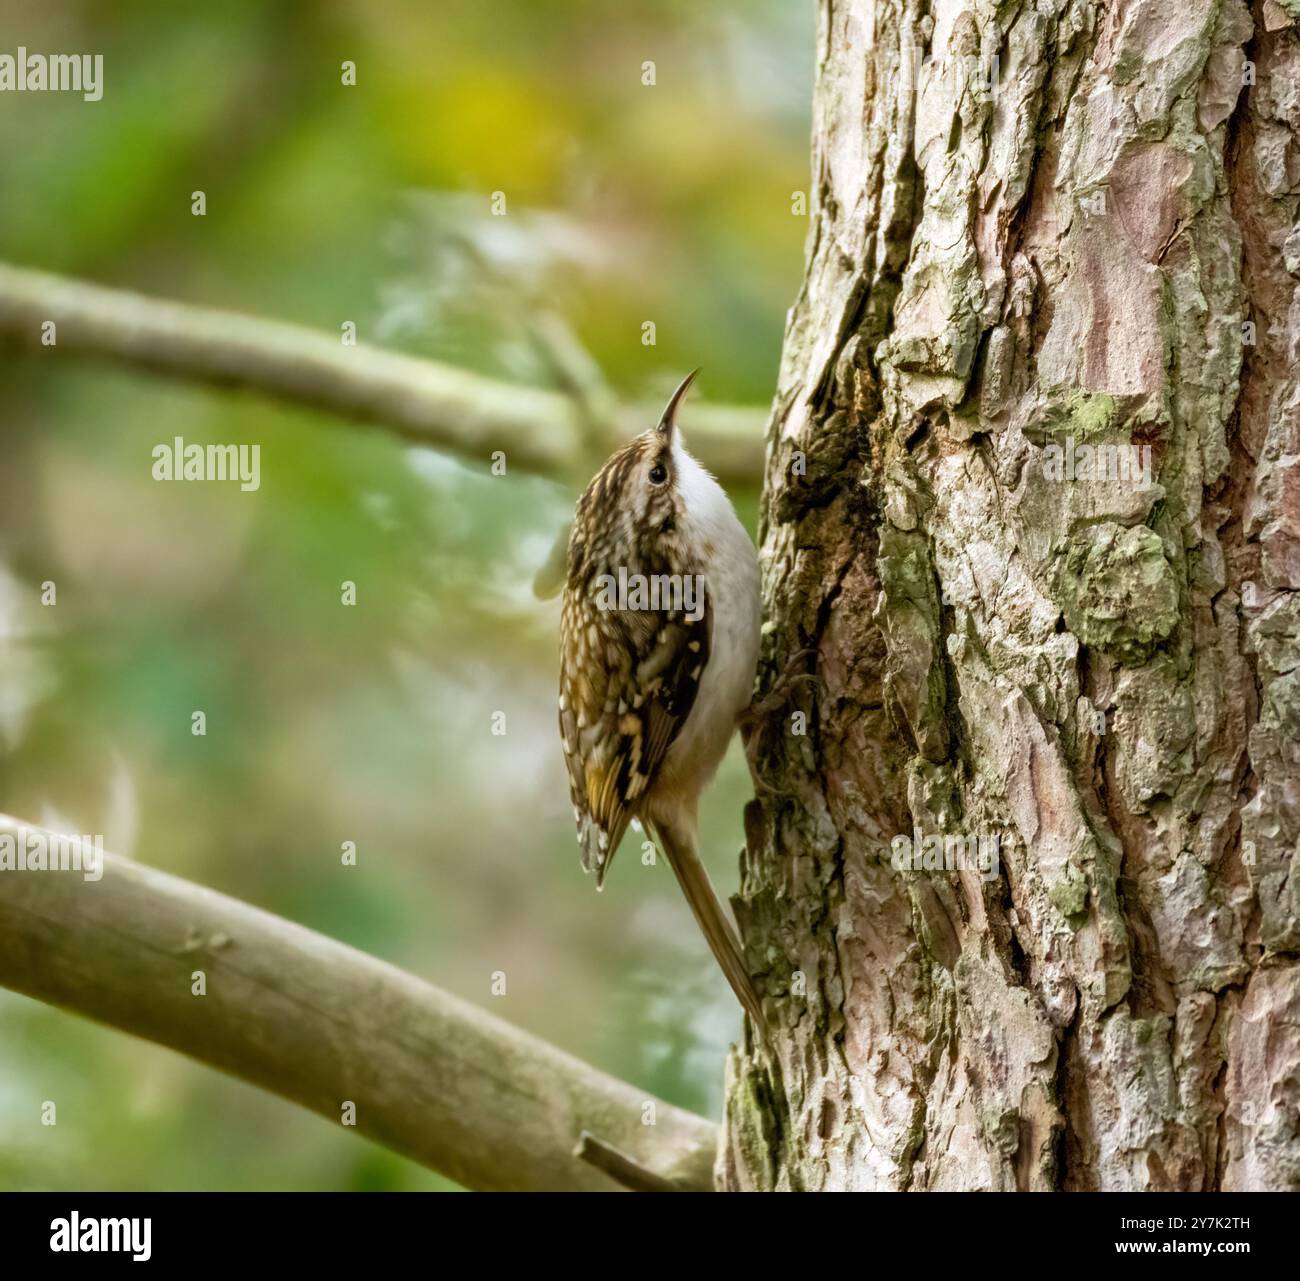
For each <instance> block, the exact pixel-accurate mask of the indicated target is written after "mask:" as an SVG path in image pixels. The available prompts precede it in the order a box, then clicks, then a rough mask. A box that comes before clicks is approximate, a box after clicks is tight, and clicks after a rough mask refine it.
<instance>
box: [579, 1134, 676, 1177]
mask: <svg viewBox="0 0 1300 1281" xmlns="http://www.w3.org/2000/svg"><path fill="white" fill-rule="evenodd" d="M573 1155H574V1156H576V1157H577V1158H578V1159H579V1160H581V1161H587V1162H589V1163H590V1164H591V1165H594V1166H595V1167H596V1169H598V1170H604V1171H605V1173H606V1174H608V1175H609V1177H610V1178H611V1179H613V1180H614V1181H615V1182H616V1183H620V1184H622V1185H623V1187H625V1188H627V1190H628V1191H629V1192H680V1191H682V1189H681V1188H679V1187H678V1186H677V1184H675V1183H674V1182H673V1181H672V1180H671V1179H665V1178H664V1177H663V1175H661V1174H655V1173H654V1171H653V1170H647V1169H646V1168H645V1166H643V1165H639V1164H638V1163H637V1162H636V1161H634V1160H632V1158H631V1157H630V1156H628V1155H627V1153H626V1152H620V1151H619V1150H618V1149H617V1148H615V1147H611V1146H610V1145H609V1144H608V1143H605V1142H603V1141H602V1140H600V1139H598V1138H597V1137H596V1136H595V1135H594V1134H588V1133H587V1131H586V1130H583V1132H582V1134H581V1135H580V1136H579V1137H578V1146H577V1147H576V1148H574V1150H573Z"/></svg>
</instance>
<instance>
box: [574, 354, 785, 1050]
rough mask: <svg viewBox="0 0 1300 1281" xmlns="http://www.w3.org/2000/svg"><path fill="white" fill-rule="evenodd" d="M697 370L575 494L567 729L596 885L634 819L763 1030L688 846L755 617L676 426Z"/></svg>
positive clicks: (705, 477)
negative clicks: (646, 427)
mask: <svg viewBox="0 0 1300 1281" xmlns="http://www.w3.org/2000/svg"><path fill="white" fill-rule="evenodd" d="M698 372H699V371H698V370H696V371H694V372H693V373H691V374H689V375H688V376H687V377H686V378H685V379H684V380H683V382H682V384H681V386H680V387H678V388H677V390H676V391H675V392H674V393H673V395H672V398H671V399H670V400H669V402H668V406H667V408H666V409H665V410H664V412H663V415H662V416H661V418H660V419H659V424H658V426H656V427H655V428H654V429H653V430H651V431H647V432H645V433H644V434H643V435H641V436H638V437H637V438H636V439H635V440H633V441H632V442H631V443H630V444H628V445H626V446H625V447H624V448H623V449H620V450H619V451H618V452H617V453H616V454H614V455H613V457H611V458H610V459H609V461H608V462H606V464H605V465H604V467H602V468H601V470H600V471H599V472H598V473H597V475H596V478H595V479H594V480H593V481H592V482H591V484H590V485H588V486H587V490H586V492H585V493H584V494H583V495H582V497H581V498H580V499H579V500H578V507H577V513H576V518H575V521H574V526H573V532H572V534H571V535H570V538H569V552H568V568H567V577H566V582H565V588H564V607H563V613H562V621H561V627H560V635H561V656H560V736H561V738H562V739H563V743H564V755H565V762H566V764H567V765H568V770H569V783H570V790H571V792H572V796H573V816H574V819H575V820H576V821H577V824H578V845H579V846H580V847H581V850H582V865H583V868H584V869H585V870H586V871H588V872H591V871H594V872H595V873H596V885H597V888H600V887H601V885H602V884H603V883H604V879H605V876H606V874H607V873H608V871H609V866H610V863H611V862H612V861H613V858H614V854H615V853H616V852H617V850H618V846H619V842H620V841H621V840H622V839H623V834H624V832H625V831H626V830H627V826H628V824H629V823H630V822H631V821H632V819H633V818H636V819H638V820H639V821H640V822H641V824H642V826H644V827H645V828H646V830H647V831H648V832H649V833H650V835H651V836H652V837H654V839H655V840H656V841H657V842H658V844H659V847H660V849H661V850H662V851H663V854H664V857H665V858H666V859H667V860H668V862H669V865H670V866H671V867H672V869H673V871H674V873H676V876H677V881H678V883H679V884H680V885H681V887H682V891H683V893H684V894H685V895H686V900H687V902H688V903H690V905H691V911H692V912H694V914H695V919H696V921H697V922H698V923H699V925H700V928H701V929H702V930H703V931H704V937H705V938H706V939H707V940H708V944H709V947H710V949H712V952H713V955H714V956H715V957H716V958H717V961H718V964H719V965H721V966H722V972H723V973H724V974H725V975H726V976H727V981H728V982H729V983H730V984H731V987H732V989H733V991H734V992H735V993H736V996H737V997H738V998H739V999H740V1003H741V1005H743V1006H744V1008H745V1009H746V1010H747V1011H748V1013H749V1015H750V1017H751V1018H752V1019H753V1020H754V1023H755V1026H756V1028H757V1029H758V1030H759V1031H760V1032H761V1031H762V1029H763V1011H762V1005H761V1003H760V1001H759V998H758V994H757V992H756V991H755V990H754V984H753V981H752V980H751V978H750V976H749V971H748V970H747V969H746V967H745V962H744V956H743V954H742V952H741V948H740V941H739V939H738V937H737V935H736V931H735V929H734V928H733V926H732V924H731V921H730V920H729V919H728V916H727V912H726V909H725V908H724V907H723V906H722V904H721V902H719V900H718V896H717V894H716V892H715V891H714V889H713V885H712V884H711V883H710V881H709V877H708V873H707V872H706V871H705V870H704V865H703V864H702V863H701V862H700V856H699V853H698V850H697V846H696V834H697V829H698V817H697V807H698V802H699V797H700V793H701V791H703V789H704V787H705V786H706V785H707V784H708V782H709V780H710V779H711V778H712V777H713V775H714V773H715V771H716V770H717V768H718V763H719V762H720V761H721V760H722V757H723V754H724V753H725V752H726V750H727V744H728V743H729V742H730V740H731V735H732V732H733V731H734V730H735V728H736V723H737V719H738V717H739V716H740V714H741V713H742V712H743V711H744V710H745V708H746V707H748V705H749V701H750V694H751V691H752V687H753V683H754V671H755V667H756V664H757V661H758V647H759V622H760V620H759V582H758V559H757V557H756V556H755V554H754V545H753V544H752V543H751V542H750V540H749V535H748V534H747V533H746V532H745V528H744V526H743V525H741V523H740V521H739V520H738V519H737V517H736V513H735V511H734V510H733V509H732V506H731V503H730V501H729V500H728V498H727V495H726V494H725V493H724V492H723V490H722V487H721V486H720V485H719V484H718V482H717V481H716V480H714V478H713V477H712V476H711V475H709V473H708V472H707V471H705V470H704V468H703V467H701V466H700V464H699V463H698V462H696V461H695V459H694V458H692V457H691V455H690V454H688V453H687V452H686V447H685V445H684V444H683V443H682V438H681V433H680V432H679V431H678V430H677V411H678V409H679V407H680V405H681V402H682V398H683V397H684V396H685V394H686V389H687V388H688V387H689V386H690V385H691V382H692V381H693V380H694V378H695V374H696V373H698Z"/></svg>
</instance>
